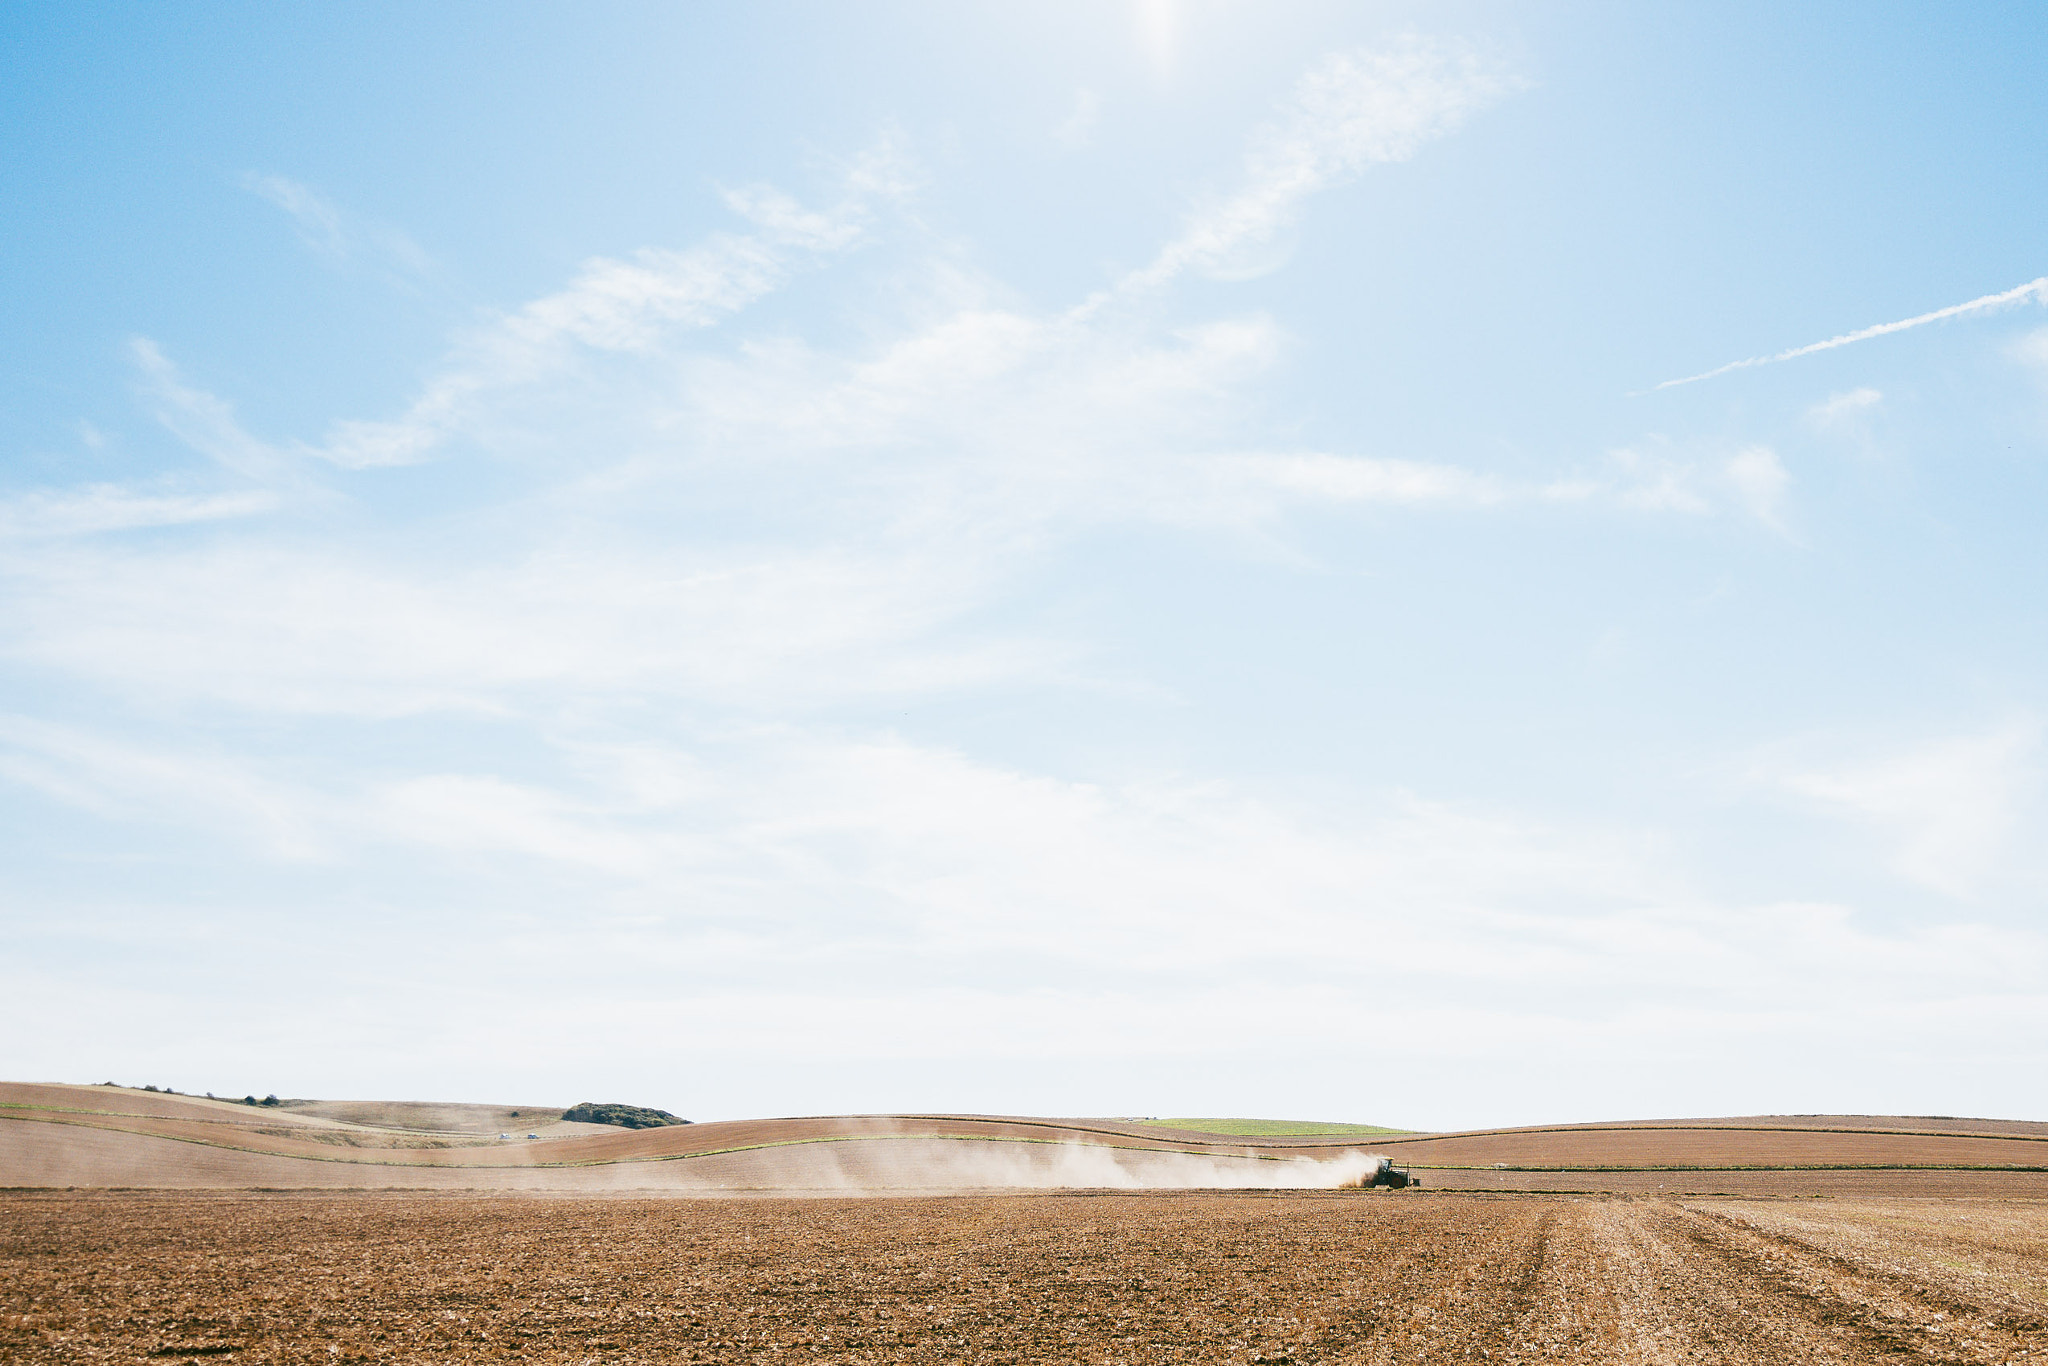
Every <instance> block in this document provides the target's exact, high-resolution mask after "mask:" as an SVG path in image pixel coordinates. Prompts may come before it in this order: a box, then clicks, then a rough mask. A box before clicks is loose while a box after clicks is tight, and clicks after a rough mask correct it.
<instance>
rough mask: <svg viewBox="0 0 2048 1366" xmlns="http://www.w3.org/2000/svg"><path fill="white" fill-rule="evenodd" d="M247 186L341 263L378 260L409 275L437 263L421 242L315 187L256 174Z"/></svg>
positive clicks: (245, 179) (313, 245)
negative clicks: (341, 204)
mask: <svg viewBox="0 0 2048 1366" xmlns="http://www.w3.org/2000/svg"><path fill="white" fill-rule="evenodd" d="M242 187H243V188H244V189H246V190H248V191H249V192H250V193H252V194H254V195H257V196H258V197H260V198H262V199H264V200H266V201H268V202H269V203H271V204H273V205H275V206H277V207H278V208H280V209H282V210H284V212H285V213H287V214H289V215H290V216H291V220H292V224H293V226H294V227H296V228H297V229H298V233H299V240H300V241H302V242H304V243H305V244H306V245H307V246H308V247H310V248H311V249H312V250H313V251H315V252H316V253H318V254H319V255H321V256H324V257H326V258H327V259H328V260H330V261H332V262H336V263H342V262H348V261H353V260H358V259H362V258H364V257H369V258H373V259H374V260H375V261H376V262H377V263H379V264H383V265H389V266H395V267H397V268H398V269H399V270H400V271H402V272H404V273H406V274H408V275H424V274H426V273H427V272H428V271H429V270H431V269H432V266H433V263H432V261H430V260H429V259H428V257H427V254H426V252H425V251H423V250H421V249H420V246H419V244H418V243H416V242H414V241H413V240H412V239H411V238H410V237H407V236H406V235H405V234H404V233H402V232H400V231H399V230H398V229H396V228H394V227H391V226H389V225H388V224H383V223H376V222H372V221H370V220H368V219H364V218H359V217H357V216H355V215H353V214H347V213H344V212H343V211H342V210H341V209H340V208H338V207H336V206H335V205H334V204H333V203H332V202H331V201H330V200H328V199H326V198H324V197H323V196H322V195H320V194H319V193H318V192H316V191H315V190H313V189H312V188H311V187H310V186H307V185H304V184H301V183H300V182H298V181H296V180H291V179H288V178H286V177H284V176H280V175H260V174H258V173H256V172H254V171H251V172H250V173H249V174H247V175H245V176H243V177H242Z"/></svg>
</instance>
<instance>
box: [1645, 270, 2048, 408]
mask: <svg viewBox="0 0 2048 1366" xmlns="http://www.w3.org/2000/svg"><path fill="white" fill-rule="evenodd" d="M2030 300H2031V301H2032V302H2034V303H2048V275H2044V276H2042V277H2041V278H2040V279H2038V280H2029V281H2028V282H2027V283H2025V284H2023V285H2017V286H2015V287H2013V288H2012V289H2008V290H2004V291H2002V292H2000V293H1997V294H1986V295H1984V296H1982V297H1981V298H1976V299H1971V300H1970V301H1969V302H1967V303H1960V304H1951V305H1949V306H1948V307H1947V308H1937V309H1935V310H1934V311H1933V312H1932V313H1921V314H1917V315H1915V316H1914V317H1911V318H1904V319H1901V320H1900V321H1898V322H1895V323H1878V324H1876V325H1875V326H1872V327H1865V328H1859V329H1858V330H1857V331H1854V332H1844V333H1843V334H1842V335H1840V336H1839V337H1829V338H1828V339H1827V340H1826V341H1817V342H1809V343H1808V344H1807V345H1805V346H1795V347H1792V348H1791V349H1790V350H1787V351H1779V352H1777V353H1776V354H1774V355H1769V356H1751V357H1750V358H1749V359H1748V360H1733V361H1729V362H1728V363H1727V364H1726V365H1720V366H1716V367H1715V368H1714V369H1712V370H1703V371H1701V372H1700V373H1699V374H1697V375H1687V376H1686V377H1685V378H1683V379H1667V380H1665V381H1664V382H1663V383H1661V384H1658V385H1657V386H1656V387H1657V388H1659V389H1674V388H1677V387H1678V386H1679V385H1681V384H1697V383H1699V382H1700V381H1701V380H1703V379H1713V378H1715V377H1716V376H1719V375H1725V374H1728V373H1729V372H1731V371H1734V370H1747V369H1750V368H1752V367H1754V366H1758V365H1776V364H1777V363H1778V362H1780V361H1787V360H1796V359H1798V358H1799V357H1801V356H1810V355H1813V354H1814V353H1815V352H1818V351H1832V350H1834V349H1835V348H1837V347H1841V346H1853V345H1855V344H1856V343H1857V342H1862V341H1869V340H1871V339H1872V338H1874V337H1888V336H1890V335H1891V334H1892V333H1894V332H1905V331H1908V330H1909V329H1911V328H1915V327H1925V326H1926V325H1927V324H1929V323H1938V322H1944V321H1946V320H1947V319H1949V318H1961V317H1967V316H1968V315H1970V314H1972V313H1988V312H1990V311H1992V310H1993V309H1999V308H2007V307H2010V306H2011V305H2013V304H2020V303H2026V302H2028V301H2030Z"/></svg>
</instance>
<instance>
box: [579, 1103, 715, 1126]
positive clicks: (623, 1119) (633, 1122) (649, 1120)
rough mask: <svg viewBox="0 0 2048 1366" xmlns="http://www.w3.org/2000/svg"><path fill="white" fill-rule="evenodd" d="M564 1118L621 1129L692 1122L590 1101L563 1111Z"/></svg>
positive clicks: (638, 1108)
mask: <svg viewBox="0 0 2048 1366" xmlns="http://www.w3.org/2000/svg"><path fill="white" fill-rule="evenodd" d="M562 1118H563V1119H564V1120H566V1121H568V1122H570V1123H572V1124H616V1125H618V1126H619V1127H620V1128H621V1129H659V1128H662V1127H664V1126H666V1125H670V1124H688V1123H689V1122H690V1121H689V1120H687V1119H681V1118H678V1117H677V1116H675V1115H672V1114H670V1113H669V1112H668V1111H666V1110H650V1109H648V1108H647V1107H646V1106H644V1105H617V1104H608V1105H600V1104H598V1103H597V1102H596V1101H590V1100H586V1101H583V1102H582V1103H581V1104H578V1105H572V1106H570V1107H569V1108H568V1109H566V1110H564V1111H562Z"/></svg>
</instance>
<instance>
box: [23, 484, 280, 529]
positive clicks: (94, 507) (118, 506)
mask: <svg viewBox="0 0 2048 1366" xmlns="http://www.w3.org/2000/svg"><path fill="white" fill-rule="evenodd" d="M278 506H279V499H278V497H277V495H276V494H275V493H272V492H270V491H269V490H261V489H259V490H251V491H248V492H242V493H171V492H162V491H150V490H145V489H137V488H132V487H127V486H123V485H118V484H89V485H86V486H85V487H83V488H73V489H66V490H62V491H49V490H43V491H38V492H32V493H24V494H20V495H17V496H16V497H13V498H8V499H0V537H62V536H79V535H90V534H93V533H95V532H106V531H132V530H136V529H138V528H141V527H157V526H179V525H183V524H185V523H190V522H213V521H221V520H225V519H229V518H236V517H253V516H256V515H257V514H259V513H264V512H271V511H274V510H275V509H276V508H277V507H278Z"/></svg>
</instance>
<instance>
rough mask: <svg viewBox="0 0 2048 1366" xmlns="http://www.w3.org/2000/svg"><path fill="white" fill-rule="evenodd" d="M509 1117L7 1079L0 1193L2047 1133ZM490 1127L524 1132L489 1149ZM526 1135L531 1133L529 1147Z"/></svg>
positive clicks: (1505, 1176)
mask: <svg viewBox="0 0 2048 1366" xmlns="http://www.w3.org/2000/svg"><path fill="white" fill-rule="evenodd" d="M511 1108H518V1109H521V1110H522V1113H524V1111H525V1110H526V1109H527V1107H486V1106H473V1107H460V1106H433V1107H428V1106H398V1105H393V1104H391V1103H374V1102H338V1101H330V1102H313V1103H294V1104H292V1105H289V1106H286V1107H281V1108H278V1109H267V1108H263V1107H254V1108H252V1107H248V1106H244V1105H240V1104H236V1103H233V1102H225V1101H212V1100H206V1099H203V1098H194V1097H188V1096H171V1095H165V1094H161V1093H152V1092H138V1091H131V1090H126V1089H123V1088H107V1087H97V1086H55V1085H42V1086H38V1085H25V1084H19V1083H8V1084H0V1186H7V1187H16V1188H53V1187H54V1188H64V1187H77V1188H117V1187H118V1188H165V1189H220V1188H227V1189H250V1188H263V1189H362V1188H374V1189H386V1188H404V1189H419V1190H472V1189H474V1190H556V1191H566V1192H586V1193H600V1192H609V1191H622V1190H661V1191H672V1192H700V1193H716V1192H721V1191H736V1190H763V1189H771V1190H772V1189H780V1190H818V1191H848V1190H969V1189H990V1188H1019V1187H1021V1188H1040V1189H1043V1188H1076V1187H1085V1188H1106V1189H1116V1188H1194V1187H1211V1188H1236V1187H1246V1188H1253V1187H1279V1188H1285V1187H1307V1188H1314V1187H1330V1186H1335V1185H1337V1184H1340V1182H1341V1181H1342V1180H1343V1179H1344V1177H1345V1176H1346V1174H1347V1173H1352V1172H1355V1170H1356V1165H1357V1163H1358V1162H1359V1161H1360V1160H1361V1157H1360V1155H1362V1154H1365V1153H1374V1154H1383V1155H1385V1156H1387V1157H1390V1158H1392V1159H1393V1160H1394V1161H1396V1162H1398V1163H1400V1164H1401V1165H1402V1166H1404V1167H1406V1168H1408V1169H1409V1170H1411V1171H1413V1172H1414V1173H1415V1174H1416V1175H1417V1176H1419V1177H1420V1178H1421V1179H1422V1181H1423V1182H1424V1184H1425V1187H1426V1188H1428V1189H1464V1190H1483V1191H1503V1192H1505V1191H1518V1190H1519V1191H1546V1192H1590V1193H1601V1192H1606V1193H1617V1194H1639V1195H1680V1194H1732V1195H1828V1196H1888V1195H1935V1196H1954V1197H1974V1198H1992V1197H1999V1196H2013V1197H2021V1198H2048V1125H2042V1124H2032V1123H2023V1122H2009V1123H2008V1122H1998V1121H1986V1120H1949V1119H1939V1118H1909V1117H1881V1116H1880V1117H1872V1116H1798V1117H1772V1116H1764V1117H1757V1118H1749V1119H1717V1120H1686V1121H1678V1120H1672V1121H1657V1122H1653V1123H1643V1124H1633V1125H1624V1124H1595V1125H1574V1126H1548V1127H1542V1128H1529V1129H1508V1130H1489V1131H1484V1132H1475V1133H1462V1134H1364V1135H1355V1136H1354V1135H1345V1136H1341V1137H1333V1136H1318V1135H1278V1136H1256V1135H1217V1134H1213V1133H1202V1132H1197V1131H1190V1130H1175V1129H1169V1128H1162V1127H1160V1126H1158V1125H1155V1124H1139V1123H1135V1122H1129V1121H1117V1120H1104V1119H1072V1120H1051V1119H1028V1118H1018V1117H991V1116H972V1115H881V1116H876V1115H869V1116H826V1117H816V1118H795V1119H769V1120H740V1121H729V1122H724V1123H717V1124H692V1125H684V1126H677V1127H671V1128H661V1129H645V1130H624V1129H615V1128H608V1127H606V1126H602V1125H582V1124H578V1125H565V1124H559V1123H557V1124H552V1125H547V1124H536V1125H534V1126H532V1127H531V1128H530V1129H529V1128H527V1127H521V1126H520V1125H519V1124H518V1123H517V1122H514V1123H513V1127H512V1128H511V1129H510V1130H494V1129H492V1128H491V1127H490V1126H491V1124H492V1123H496V1122H501V1121H503V1120H508V1119H509V1109H511ZM542 1113H543V1114H556V1115H558V1114H559V1113H560V1111H559V1110H558V1109H557V1110H553V1111H542ZM350 1116H354V1117H356V1119H355V1122H352V1121H351V1119H350V1118H349V1117H350ZM394 1121H409V1123H397V1122H394ZM427 1124H435V1125H441V1126H444V1127H439V1128H428V1127H424V1126H425V1125H427ZM498 1132H511V1133H513V1134H514V1135H515V1137H514V1138H513V1139H511V1140H510V1141H500V1140H498V1139H497V1137H496V1134H497V1133H498ZM527 1132H536V1133H539V1134H540V1135H541V1137H540V1138H538V1139H534V1140H528V1139H526V1138H525V1134H526V1133H527Z"/></svg>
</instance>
